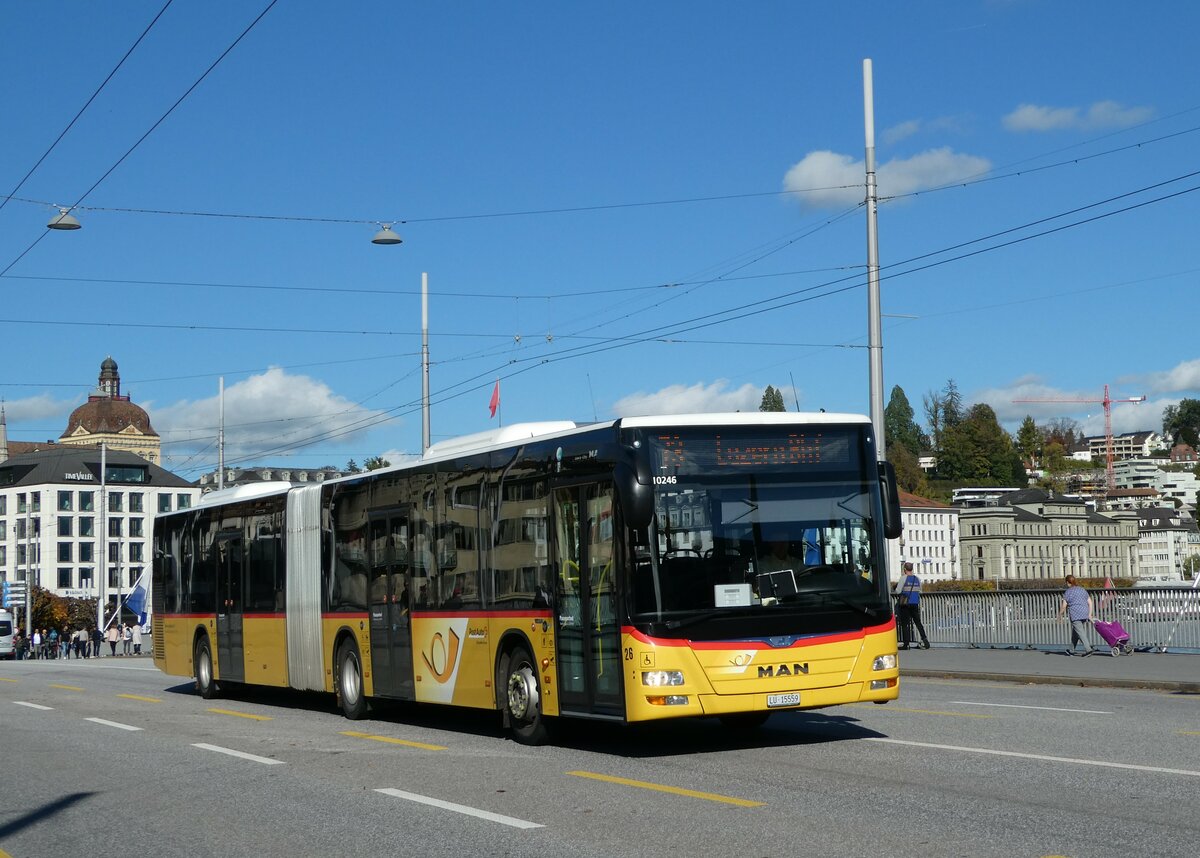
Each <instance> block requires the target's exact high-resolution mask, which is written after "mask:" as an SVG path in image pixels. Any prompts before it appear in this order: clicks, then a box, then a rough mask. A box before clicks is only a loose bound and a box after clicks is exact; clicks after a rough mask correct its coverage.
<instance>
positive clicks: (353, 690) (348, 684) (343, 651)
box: [335, 640, 367, 721]
mask: <svg viewBox="0 0 1200 858" xmlns="http://www.w3.org/2000/svg"><path fill="white" fill-rule="evenodd" d="M335 690H336V691H337V699H338V705H339V706H341V707H342V714H344V715H345V716H346V717H347V718H349V719H350V720H351V721H358V720H359V719H360V718H364V717H366V714H367V698H366V695H365V694H363V672H362V659H361V658H360V657H359V655H358V647H357V646H355V644H354V641H351V640H345V641H342V645H341V646H339V647H338V651H337V683H336V685H335Z"/></svg>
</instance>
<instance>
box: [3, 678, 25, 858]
mask: <svg viewBox="0 0 1200 858" xmlns="http://www.w3.org/2000/svg"><path fill="white" fill-rule="evenodd" d="M20 681H21V680H19V679H9V678H8V677H7V676H0V682H20ZM0 858H4V853H2V852H0Z"/></svg>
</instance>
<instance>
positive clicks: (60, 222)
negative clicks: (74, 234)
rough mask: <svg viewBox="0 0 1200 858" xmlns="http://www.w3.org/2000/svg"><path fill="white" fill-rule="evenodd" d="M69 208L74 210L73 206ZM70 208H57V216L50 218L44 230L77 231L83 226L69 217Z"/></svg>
mask: <svg viewBox="0 0 1200 858" xmlns="http://www.w3.org/2000/svg"><path fill="white" fill-rule="evenodd" d="M71 208H74V206H72V207H71ZM71 208H63V207H62V206H58V214H56V215H55V216H54V217H52V218H50V222H49V223H47V224H46V228H47V229H62V230H72V229H79V228H80V227H81V226H82V225H83V224H81V223H80V222H79V221H77V220H76V219H75V218H74V217H73V216H72V215H71Z"/></svg>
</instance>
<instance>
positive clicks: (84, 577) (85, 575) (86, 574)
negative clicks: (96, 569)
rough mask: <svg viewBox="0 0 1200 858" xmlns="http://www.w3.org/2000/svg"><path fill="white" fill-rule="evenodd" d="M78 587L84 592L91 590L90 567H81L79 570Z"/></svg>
mask: <svg viewBox="0 0 1200 858" xmlns="http://www.w3.org/2000/svg"><path fill="white" fill-rule="evenodd" d="M79 586H80V587H82V588H83V589H84V590H90V589H92V567H91V566H83V567H80V569H79Z"/></svg>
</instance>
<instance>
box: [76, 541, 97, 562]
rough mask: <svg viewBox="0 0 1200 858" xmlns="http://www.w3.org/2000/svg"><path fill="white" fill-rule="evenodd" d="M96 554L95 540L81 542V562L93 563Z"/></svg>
mask: <svg viewBox="0 0 1200 858" xmlns="http://www.w3.org/2000/svg"><path fill="white" fill-rule="evenodd" d="M95 556H96V544H95V543H94V542H81V543H79V562H80V563H91V562H92V560H93V558H94V557H95Z"/></svg>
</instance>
